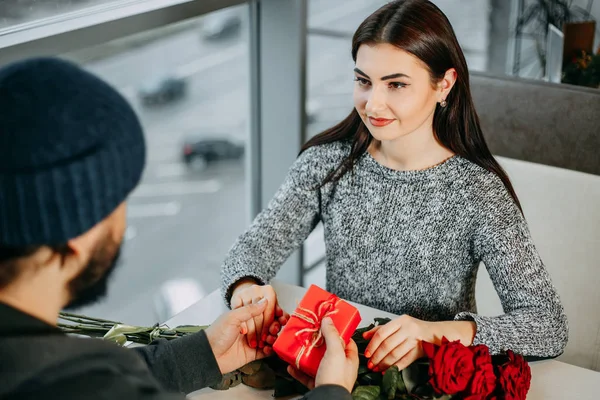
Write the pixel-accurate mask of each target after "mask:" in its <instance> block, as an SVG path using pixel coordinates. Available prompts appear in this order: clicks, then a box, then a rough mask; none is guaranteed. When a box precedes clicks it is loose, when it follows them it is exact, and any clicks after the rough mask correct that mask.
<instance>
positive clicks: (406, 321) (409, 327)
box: [363, 315, 476, 372]
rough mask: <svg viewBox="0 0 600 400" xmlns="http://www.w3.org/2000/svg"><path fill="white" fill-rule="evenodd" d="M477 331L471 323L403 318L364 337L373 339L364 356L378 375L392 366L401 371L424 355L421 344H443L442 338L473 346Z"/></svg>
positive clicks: (405, 316)
mask: <svg viewBox="0 0 600 400" xmlns="http://www.w3.org/2000/svg"><path fill="white" fill-rule="evenodd" d="M475 331H476V325H475V323H474V322H472V321H443V322H428V321H422V320H420V319H417V318H413V317H411V316H409V315H403V316H401V317H399V318H396V319H395V320H392V321H390V322H388V323H387V324H385V325H381V326H376V327H375V328H373V329H371V330H370V331H368V332H365V333H364V334H363V337H364V338H365V339H371V341H370V342H369V345H368V346H367V348H366V350H365V357H367V358H368V359H369V363H368V364H367V366H368V367H369V368H370V369H372V370H373V371H376V372H379V371H385V370H386V369H387V368H389V367H391V366H392V365H396V366H398V369H400V370H402V369H404V368H406V367H408V366H409V365H410V364H412V363H413V362H414V361H416V360H418V359H419V358H421V357H424V356H425V353H424V352H423V347H422V345H421V343H422V342H430V343H435V344H440V343H441V339H442V337H446V338H447V339H448V340H450V341H454V340H460V341H461V343H463V344H464V345H465V346H470V345H471V344H472V343H473V337H474V336H475Z"/></svg>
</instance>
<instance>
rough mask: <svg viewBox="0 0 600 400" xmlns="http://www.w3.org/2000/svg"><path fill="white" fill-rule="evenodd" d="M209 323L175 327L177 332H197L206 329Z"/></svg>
mask: <svg viewBox="0 0 600 400" xmlns="http://www.w3.org/2000/svg"><path fill="white" fill-rule="evenodd" d="M206 328H208V325H180V326H177V327H175V329H174V331H175V332H177V333H196V332H200V331H203V330H205V329H206Z"/></svg>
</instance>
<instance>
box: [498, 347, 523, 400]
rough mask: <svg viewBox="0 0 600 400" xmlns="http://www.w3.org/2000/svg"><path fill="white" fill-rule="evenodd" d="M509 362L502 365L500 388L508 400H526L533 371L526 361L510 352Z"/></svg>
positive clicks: (500, 368) (500, 369)
mask: <svg viewBox="0 0 600 400" xmlns="http://www.w3.org/2000/svg"><path fill="white" fill-rule="evenodd" d="M507 354H508V362H507V363H506V364H504V365H501V366H500V367H499V368H498V370H499V372H500V387H501V388H502V391H503V393H504V398H505V399H506V400H525V398H526V396H527V392H528V391H529V385H530V384H531V369H530V368H529V364H527V362H526V361H525V359H524V358H523V357H522V356H520V355H518V354H515V353H513V352H512V351H510V350H509V351H508V352H507Z"/></svg>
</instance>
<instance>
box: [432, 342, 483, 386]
mask: <svg viewBox="0 0 600 400" xmlns="http://www.w3.org/2000/svg"><path fill="white" fill-rule="evenodd" d="M423 350H424V351H425V354H426V355H427V357H428V358H429V376H430V380H429V382H430V383H431V386H433V389H434V390H435V391H436V392H437V393H439V394H450V395H452V394H456V393H458V392H462V391H463V390H465V389H466V388H467V386H468V385H469V382H470V381H471V378H473V372H474V371H475V365H474V363H473V351H472V349H471V348H469V347H466V346H464V345H462V344H461V343H460V342H459V341H458V340H457V341H455V342H448V340H447V339H446V338H445V337H444V338H442V345H441V346H435V345H432V344H430V343H423Z"/></svg>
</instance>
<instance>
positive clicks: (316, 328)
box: [292, 294, 340, 369]
mask: <svg viewBox="0 0 600 400" xmlns="http://www.w3.org/2000/svg"><path fill="white" fill-rule="evenodd" d="M339 300H340V299H339V297H337V296H336V295H334V294H332V295H331V296H329V298H328V299H327V300H325V301H322V302H321V303H320V304H319V306H318V307H317V312H314V311H312V310H309V309H307V308H303V307H298V308H297V309H296V311H294V312H293V313H292V316H294V317H297V318H300V319H301V320H303V321H305V322H307V323H308V324H309V326H308V327H307V328H304V329H300V330H299V331H298V332H296V337H297V338H298V340H299V341H300V342H301V343H302V346H301V347H300V350H299V351H298V354H297V355H296V368H297V369H300V360H301V359H302V357H303V356H305V357H308V356H310V352H311V351H312V350H313V349H314V348H315V347H320V346H322V345H323V343H324V339H323V335H322V334H321V322H322V321H323V318H325V317H330V316H332V315H333V314H336V313H337V312H338V310H337V309H336V305H337V302H338V301H339ZM301 336H303V337H304V338H301Z"/></svg>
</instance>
